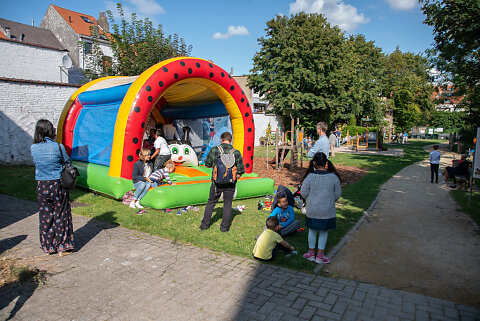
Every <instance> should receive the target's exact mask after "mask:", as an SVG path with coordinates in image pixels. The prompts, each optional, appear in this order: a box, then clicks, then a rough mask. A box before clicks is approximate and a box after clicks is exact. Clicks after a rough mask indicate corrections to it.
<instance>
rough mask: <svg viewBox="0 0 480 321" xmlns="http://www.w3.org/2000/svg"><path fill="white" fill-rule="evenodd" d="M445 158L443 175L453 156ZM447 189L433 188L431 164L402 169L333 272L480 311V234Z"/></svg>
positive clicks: (337, 259) (336, 261)
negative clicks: (478, 307) (475, 307)
mask: <svg viewBox="0 0 480 321" xmlns="http://www.w3.org/2000/svg"><path fill="white" fill-rule="evenodd" d="M430 150H431V149H429V151H430ZM441 153H442V159H441V160H442V162H441V163H442V164H441V166H440V168H441V170H442V171H443V169H444V168H445V167H446V166H451V160H452V157H453V153H450V152H446V151H445V150H442V151H441ZM456 157H457V159H458V158H459V155H456ZM439 179H440V180H443V177H442V176H440V177H439ZM448 185H451V183H450V184H448ZM448 185H445V184H432V183H430V168H429V162H428V160H425V161H421V162H418V163H415V164H413V165H411V166H407V167H405V168H404V169H402V170H401V171H400V172H399V173H397V174H396V175H394V177H392V179H390V180H389V181H388V182H386V183H385V184H384V185H382V188H381V191H380V194H379V197H378V202H377V203H376V204H375V206H374V207H373V208H372V209H371V211H370V212H369V213H368V218H367V219H366V220H365V222H364V223H363V224H362V225H361V226H360V228H359V229H358V230H356V231H355V232H354V233H353V235H352V236H351V238H350V240H349V242H347V243H346V245H345V246H343V247H342V248H341V249H340V251H339V252H338V253H337V254H336V256H335V259H334V260H333V262H332V264H330V265H329V266H328V267H327V269H328V271H329V272H330V273H334V274H335V275H337V276H339V277H344V278H348V279H351V280H357V281H360V282H366V283H373V284H379V285H384V286H386V287H388V288H391V289H402V290H407V291H409V292H414V293H421V294H425V295H430V296H435V297H437V298H442V299H445V300H452V301H455V302H457V303H464V304H469V305H475V306H480V234H479V229H478V227H477V226H475V224H474V222H473V221H472V219H471V218H470V217H469V216H468V215H467V214H465V213H463V212H461V211H460V210H459V209H458V206H457V205H456V203H455V201H454V199H453V198H452V197H451V195H450V190H449V187H448ZM459 187H460V186H459Z"/></svg>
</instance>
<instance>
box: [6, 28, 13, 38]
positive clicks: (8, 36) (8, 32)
mask: <svg viewBox="0 0 480 321" xmlns="http://www.w3.org/2000/svg"><path fill="white" fill-rule="evenodd" d="M5 32H6V33H7V39H12V36H11V34H10V28H9V27H5Z"/></svg>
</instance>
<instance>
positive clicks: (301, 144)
mask: <svg viewBox="0 0 480 321" xmlns="http://www.w3.org/2000/svg"><path fill="white" fill-rule="evenodd" d="M299 120H300V119H299ZM304 137H305V131H304V130H303V127H302V140H301V141H300V142H299V143H300V157H301V158H300V168H303V138H304Z"/></svg>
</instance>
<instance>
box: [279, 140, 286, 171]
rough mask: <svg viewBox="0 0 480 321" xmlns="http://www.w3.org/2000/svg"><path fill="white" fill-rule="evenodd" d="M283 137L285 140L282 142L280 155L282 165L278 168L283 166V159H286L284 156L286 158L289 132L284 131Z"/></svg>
mask: <svg viewBox="0 0 480 321" xmlns="http://www.w3.org/2000/svg"><path fill="white" fill-rule="evenodd" d="M282 137H283V142H281V144H282V154H281V155H280V166H279V168H278V169H281V168H283V161H284V158H285V147H287V133H286V132H282Z"/></svg>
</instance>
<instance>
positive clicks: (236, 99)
mask: <svg viewBox="0 0 480 321" xmlns="http://www.w3.org/2000/svg"><path fill="white" fill-rule="evenodd" d="M222 117H223V118H222ZM198 119H200V120H201V121H200V123H201V124H202V123H203V125H200V126H196V127H195V123H193V121H195V120H198ZM202 120H203V121H202ZM207 120H208V121H207ZM217 120H222V121H217ZM216 121H217V122H218V123H219V124H220V125H221V128H222V129H220V130H223V131H225V130H229V131H230V132H231V133H232V135H233V142H232V144H233V147H235V148H236V149H238V150H239V151H240V152H241V153H242V155H243V159H244V164H245V171H246V174H245V175H243V176H242V177H241V178H240V180H239V181H238V183H237V194H236V195H237V196H236V197H237V199H238V198H247V197H255V196H261V195H265V194H271V193H272V192H273V180H271V179H269V178H259V177H258V175H256V174H254V173H252V167H253V151H254V150H253V144H254V133H255V126H254V122H253V115H252V112H251V108H250V104H249V101H248V99H247V97H246V96H245V93H244V92H243V90H242V89H241V88H240V86H239V85H238V83H237V82H236V81H235V80H234V79H233V77H232V76H231V75H230V74H228V73H227V72H225V71H224V70H223V69H222V68H220V67H218V66H216V65H215V64H213V63H211V62H209V61H206V60H203V59H199V58H193V57H179V58H172V59H169V60H166V61H163V62H161V63H158V64H156V65H154V66H152V67H150V68H149V69H148V70H146V71H145V72H143V73H142V74H141V75H139V76H136V77H106V78H100V79H96V80H94V81H91V82H89V83H87V84H85V85H84V86H82V87H81V88H79V89H78V90H77V91H76V92H75V93H74V94H73V95H72V97H70V99H69V100H68V102H67V103H66V105H65V107H64V110H63V112H62V114H61V117H60V120H59V124H58V130H57V132H58V136H57V141H58V142H60V143H62V144H64V145H65V148H66V149H67V152H68V153H69V155H70V157H71V158H72V160H73V161H74V164H75V166H77V167H78V169H79V170H80V177H79V179H78V182H77V185H80V186H83V187H85V188H88V189H90V190H93V191H96V192H100V193H102V194H106V195H110V196H113V197H115V198H121V197H122V196H123V195H124V194H125V192H127V191H129V190H131V189H133V183H132V180H131V178H132V169H133V164H134V163H135V162H136V161H137V160H138V154H139V152H140V149H141V148H142V147H143V146H144V141H145V138H146V134H148V130H149V129H150V128H152V127H153V126H155V124H157V125H158V124H172V123H176V122H178V123H182V122H183V123H185V122H190V123H191V124H193V126H191V125H190V124H189V125H190V127H192V136H193V137H194V138H196V143H193V145H195V144H196V145H199V146H196V147H195V146H194V147H192V149H191V150H192V151H193V150H194V151H195V152H196V153H198V155H197V156H198V159H204V157H205V155H200V154H202V153H203V154H204V153H205V152H208V149H209V148H211V147H212V143H213V142H215V140H214V138H217V141H218V136H219V135H220V134H221V132H217V133H214V129H215V122H216ZM205 124H207V125H205ZM208 124H210V126H211V128H210V131H209V133H210V134H209V135H211V136H209V135H207V136H206V138H205V135H203V132H202V130H203V131H204V130H205V127H206V128H207V129H208V127H209V125H208ZM202 128H203V129H202ZM220 130H219V131H220ZM199 132H202V133H199ZM202 142H203V145H202ZM183 143H185V142H183ZM175 148H177V149H178V146H177V147H175ZM185 151H187V149H185ZM188 152H189V153H190V151H188ZM177 159H178V158H177ZM195 164H196V163H190V164H179V163H177V166H176V170H175V172H174V173H172V175H171V177H172V179H173V180H174V183H175V184H174V185H161V186H158V187H156V188H154V189H151V190H150V191H149V192H148V193H147V195H146V196H145V197H144V198H143V199H142V201H141V203H142V204H143V205H146V206H150V207H153V208H170V207H180V206H186V205H194V204H203V203H206V202H207V199H208V194H209V188H210V183H211V171H212V170H211V169H210V168H206V167H205V166H202V165H201V164H200V165H195Z"/></svg>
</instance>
